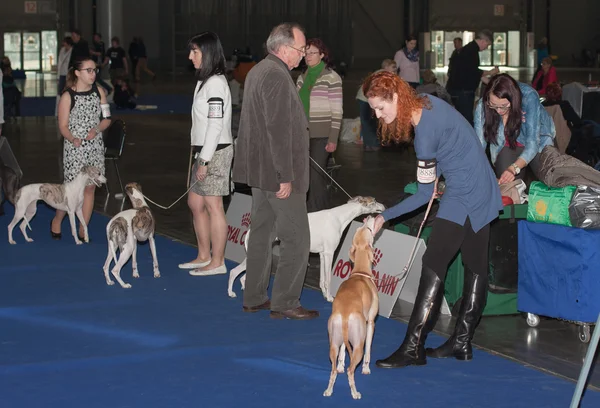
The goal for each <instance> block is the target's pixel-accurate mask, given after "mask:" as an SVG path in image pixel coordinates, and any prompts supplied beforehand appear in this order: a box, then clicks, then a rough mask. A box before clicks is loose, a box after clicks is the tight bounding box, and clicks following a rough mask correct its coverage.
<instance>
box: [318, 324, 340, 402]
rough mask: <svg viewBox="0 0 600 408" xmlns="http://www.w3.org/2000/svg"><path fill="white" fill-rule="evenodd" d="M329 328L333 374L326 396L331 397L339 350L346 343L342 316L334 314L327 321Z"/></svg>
mask: <svg viewBox="0 0 600 408" xmlns="http://www.w3.org/2000/svg"><path fill="white" fill-rule="evenodd" d="M327 329H328V331H329V360H330V361H331V374H330V376H329V385H328V386H327V389H326V390H325V392H323V396H324V397H331V395H332V394H333V385H334V384H335V379H336V378H337V374H338V371H337V370H336V362H337V360H338V351H339V350H340V346H343V344H344V338H343V335H342V316H341V315H339V314H338V315H332V316H331V317H330V318H329V320H328V321H327Z"/></svg>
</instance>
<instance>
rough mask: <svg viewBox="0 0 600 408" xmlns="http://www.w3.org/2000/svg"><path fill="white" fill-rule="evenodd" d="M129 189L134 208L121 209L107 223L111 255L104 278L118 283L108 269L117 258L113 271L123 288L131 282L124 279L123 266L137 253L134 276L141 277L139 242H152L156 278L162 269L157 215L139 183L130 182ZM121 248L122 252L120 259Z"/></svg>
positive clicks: (105, 268)
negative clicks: (160, 266)
mask: <svg viewBox="0 0 600 408" xmlns="http://www.w3.org/2000/svg"><path fill="white" fill-rule="evenodd" d="M125 191H126V192H127V195H128V196H129V199H130V200H131V203H132V204H133V209H131V210H125V211H121V212H120V213H118V214H117V215H115V216H114V217H113V218H112V219H111V220H110V221H109V223H108V225H107V226H106V238H107V240H108V255H107V256H106V262H105V263H104V277H105V278H106V284H107V285H114V284H115V283H114V282H113V281H112V280H111V279H110V275H109V271H108V269H109V267H110V263H111V260H114V261H115V266H114V267H113V269H112V271H111V273H112V274H113V276H114V277H115V279H116V280H117V282H119V284H120V285H121V286H122V287H123V288H125V289H129V288H130V287H131V285H130V284H129V283H125V282H123V279H121V268H123V265H125V263H127V261H128V260H129V258H131V256H132V255H133V261H132V262H133V277H134V278H139V277H140V274H139V272H138V268H137V241H146V240H148V241H149V243H150V252H152V261H153V266H154V277H155V278H160V271H159V270H158V259H157V257H156V244H155V243H154V225H155V223H154V217H153V216H152V212H150V208H149V207H148V204H146V200H144V196H143V194H142V187H141V186H140V185H139V184H137V183H129V184H127V185H126V186H125ZM117 249H118V250H119V251H120V254H119V258H118V260H117Z"/></svg>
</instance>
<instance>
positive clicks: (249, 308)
mask: <svg viewBox="0 0 600 408" xmlns="http://www.w3.org/2000/svg"><path fill="white" fill-rule="evenodd" d="M269 309H271V301H270V300H268V299H267V301H266V302H265V303H263V304H261V305H258V306H244V307H242V310H243V311H244V312H246V313H256V312H260V311H261V310H269Z"/></svg>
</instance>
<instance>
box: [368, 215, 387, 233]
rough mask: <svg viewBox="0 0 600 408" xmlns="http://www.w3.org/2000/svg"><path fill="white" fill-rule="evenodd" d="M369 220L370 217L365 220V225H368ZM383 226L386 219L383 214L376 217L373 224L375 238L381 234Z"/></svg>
mask: <svg viewBox="0 0 600 408" xmlns="http://www.w3.org/2000/svg"><path fill="white" fill-rule="evenodd" d="M368 219H369V218H368V217H367V218H365V219H364V220H363V223H365V224H366V223H367V220H368ZM383 224H385V219H383V216H382V215H381V214H380V215H378V216H377V217H375V221H374V222H373V236H375V235H376V234H377V233H378V232H379V230H380V229H381V227H382V226H383Z"/></svg>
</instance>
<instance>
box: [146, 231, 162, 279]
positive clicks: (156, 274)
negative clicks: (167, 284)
mask: <svg viewBox="0 0 600 408" xmlns="http://www.w3.org/2000/svg"><path fill="white" fill-rule="evenodd" d="M148 240H149V241H150V252H152V265H153V267H154V277H155V278H160V270H159V269H158V257H157V256H156V243H155V242H154V235H150V237H149V238H148Z"/></svg>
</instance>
